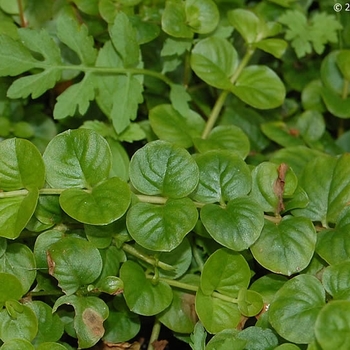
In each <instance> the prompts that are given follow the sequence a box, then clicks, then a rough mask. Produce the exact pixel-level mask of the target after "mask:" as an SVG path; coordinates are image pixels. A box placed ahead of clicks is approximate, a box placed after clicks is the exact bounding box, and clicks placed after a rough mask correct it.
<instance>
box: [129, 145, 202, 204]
mask: <svg viewBox="0 0 350 350" xmlns="http://www.w3.org/2000/svg"><path fill="white" fill-rule="evenodd" d="M198 177H199V171H198V167H197V164H196V162H195V161H194V160H193V158H192V157H191V155H190V154H189V153H188V152H187V151H186V150H185V149H183V148H180V147H178V146H176V145H173V144H171V143H169V142H165V141H153V142H149V143H148V144H147V145H146V146H144V147H142V148H141V149H139V150H137V151H136V152H135V154H134V155H133V157H132V158H131V162H130V180H131V182H132V184H133V186H134V187H135V188H136V189H137V190H138V191H139V192H141V193H144V194H147V195H163V196H166V197H171V198H182V197H185V196H187V195H189V194H190V193H191V192H192V191H193V190H194V189H195V187H196V186H197V184H198Z"/></svg>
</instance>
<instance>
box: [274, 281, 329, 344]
mask: <svg viewBox="0 0 350 350" xmlns="http://www.w3.org/2000/svg"><path fill="white" fill-rule="evenodd" d="M324 305H325V291H324V289H323V287H322V284H321V282H320V281H319V280H318V279H317V278H316V277H313V276H311V275H299V276H296V277H294V278H293V279H291V280H289V281H288V282H286V283H285V285H284V286H283V287H282V288H281V289H280V290H279V291H278V292H277V294H276V296H275V299H274V300H273V302H272V303H271V305H270V308H269V320H270V323H271V325H272V326H273V328H274V329H275V330H276V331H277V332H278V334H279V335H280V336H282V337H283V338H285V339H287V340H288V341H290V342H293V343H296V344H308V343H311V342H312V341H313V340H314V338H315V335H314V326H315V322H316V318H317V316H318V314H319V312H320V310H321V309H322V307H323V306H324Z"/></svg>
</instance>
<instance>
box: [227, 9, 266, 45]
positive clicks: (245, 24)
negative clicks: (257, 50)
mask: <svg viewBox="0 0 350 350" xmlns="http://www.w3.org/2000/svg"><path fill="white" fill-rule="evenodd" d="M228 19H229V21H230V23H231V24H232V25H233V26H234V28H235V29H236V30H237V31H238V32H239V34H241V35H242V37H243V38H244V40H245V42H247V43H248V44H251V43H253V42H255V41H259V39H262V37H261V33H262V31H263V25H264V23H263V22H262V21H261V20H260V19H259V17H258V16H257V15H256V14H255V13H253V12H252V11H249V10H243V9H237V10H233V11H229V12H228Z"/></svg>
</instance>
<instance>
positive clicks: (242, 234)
mask: <svg viewBox="0 0 350 350" xmlns="http://www.w3.org/2000/svg"><path fill="white" fill-rule="evenodd" d="M200 217H201V221H202V223H203V225H204V227H205V228H206V229H207V231H208V232H209V234H210V235H211V236H212V237H213V238H214V240H215V241H217V242H218V243H220V244H221V245H223V246H224V247H227V248H229V249H232V250H235V251H241V250H244V249H248V248H249V247H250V246H251V245H252V244H253V243H254V242H255V241H256V240H257V239H258V238H259V236H260V232H261V230H262V228H263V225H264V212H263V211H262V210H261V209H260V208H259V204H258V203H257V202H256V201H254V200H252V199H250V198H248V197H239V198H235V199H233V200H231V201H229V202H228V204H227V205H226V206H225V207H224V208H222V207H220V206H219V205H216V204H206V205H205V206H204V207H203V208H202V209H201V214H200Z"/></svg>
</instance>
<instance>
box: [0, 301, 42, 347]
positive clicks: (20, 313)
mask: <svg viewBox="0 0 350 350" xmlns="http://www.w3.org/2000/svg"><path fill="white" fill-rule="evenodd" d="M8 302H9V303H10V304H11V305H10V304H9V305H7V307H9V308H11V310H9V311H10V313H11V315H12V317H11V316H10V313H9V312H8V310H7V309H3V310H2V311H0V339H1V340H2V341H3V342H7V341H10V340H12V339H15V338H17V339H25V340H28V341H32V340H33V339H34V337H35V336H36V334H37V332H38V319H37V317H36V315H35V313H34V311H33V310H32V309H31V308H29V307H28V306H26V305H23V304H21V303H19V302H18V301H16V300H11V301H8Z"/></svg>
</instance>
